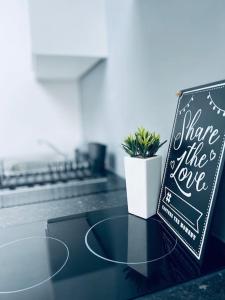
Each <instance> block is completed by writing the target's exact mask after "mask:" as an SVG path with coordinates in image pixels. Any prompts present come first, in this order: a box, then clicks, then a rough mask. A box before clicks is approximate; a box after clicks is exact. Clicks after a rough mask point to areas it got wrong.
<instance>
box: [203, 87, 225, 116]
mask: <svg viewBox="0 0 225 300" xmlns="http://www.w3.org/2000/svg"><path fill="white" fill-rule="evenodd" d="M207 99H209V100H210V101H209V105H210V106H211V107H212V109H213V110H215V111H216V112H217V115H219V114H221V115H223V117H225V110H224V109H222V108H220V107H219V106H218V105H216V103H215V102H214V101H213V99H212V97H211V94H210V92H209V94H208V96H207Z"/></svg>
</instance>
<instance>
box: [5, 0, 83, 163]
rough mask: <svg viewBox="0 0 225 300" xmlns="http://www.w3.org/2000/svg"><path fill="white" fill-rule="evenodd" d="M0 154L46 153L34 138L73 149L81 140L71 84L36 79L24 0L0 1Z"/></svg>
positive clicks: (78, 114)
mask: <svg viewBox="0 0 225 300" xmlns="http://www.w3.org/2000/svg"><path fill="white" fill-rule="evenodd" d="M0 20H1V26H0V145H1V146H0V157H6V156H7V157H10V156H21V155H22V156H24V155H26V154H30V155H32V154H38V153H45V152H48V151H49V150H48V149H47V147H45V146H40V145H38V143H37V139H39V138H43V139H48V140H49V141H51V142H53V143H55V145H57V146H58V147H59V148H60V149H62V150H64V151H67V152H69V151H72V150H73V149H74V147H75V146H76V145H77V144H79V143H80V142H81V126H80V125H81V123H80V106H79V94H78V88H77V85H76V84H75V82H73V81H71V82H70V81H65V82H37V81H36V80H35V78H34V74H33V72H32V65H31V49H30V44H31V43H30V33H29V22H28V5H27V1H26V0H19V1H18V0H7V1H3V0H0Z"/></svg>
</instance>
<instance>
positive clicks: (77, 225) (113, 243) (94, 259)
mask: <svg viewBox="0 0 225 300" xmlns="http://www.w3.org/2000/svg"><path fill="white" fill-rule="evenodd" d="M114 221H115V222H114ZM0 241H1V246H0V258H1V261H0V263H1V264H2V267H1V269H0V278H2V280H1V283H0V299H10V300H22V299H23V300H27V299H43V300H45V299H46V300H64V299H65V300H67V299H68V300H72V299H79V300H89V299H92V300H93V299H94V300H95V299H97V300H101V299H107V300H111V299H113V300H114V299H118V300H122V299H134V298H137V297H139V296H142V295H145V294H149V293H150V294H151V295H149V296H148V297H158V298H152V299H167V298H165V297H166V296H165V295H168V291H166V290H165V289H167V288H169V287H174V286H178V288H176V290H179V284H182V283H184V282H187V281H190V280H193V279H195V278H199V277H201V276H205V275H207V274H209V273H211V272H215V271H218V272H219V271H220V270H222V269H223V268H224V267H225V257H224V254H225V251H224V246H223V245H222V244H220V243H219V242H218V241H216V240H213V241H211V246H214V247H208V254H207V257H206V259H205V261H204V263H203V265H202V266H201V267H199V266H198V264H197V263H196V262H195V261H194V260H192V258H191V257H190V256H189V255H188V254H187V253H186V252H185V251H184V250H183V248H182V246H181V245H179V244H177V242H176V240H175V239H174V237H173V236H171V234H170V233H169V232H168V231H167V229H166V228H165V227H163V226H162V225H161V223H159V220H158V219H157V217H154V218H151V219H150V220H148V221H145V220H143V219H140V218H137V217H135V216H132V215H129V216H128V215H127V208H126V207H121V208H113V209H107V210H101V211H95V212H89V213H84V214H80V215H74V216H70V217H63V218H57V219H52V220H49V221H48V223H47V225H46V224H39V223H37V224H29V225H23V226H22V227H20V226H18V227H17V228H16V227H12V228H7V230H5V231H4V232H2V233H1V234H0ZM90 250H92V251H90ZM96 254H97V255H96ZM160 257H161V259H160ZM218 274H219V273H218ZM203 288H204V286H203ZM164 290H165V291H164ZM200 291H201V292H203V291H202V290H200ZM165 293H166V294H165ZM174 294H176V292H174ZM163 295H164V296H163ZM178 295H179V293H178V294H177V296H178ZM196 295H197V294H196ZM160 297H161V298H160ZM145 299H151V298H145ZM171 299H182V298H171ZM187 299H189V298H187ZM190 299H191V298H190ZM193 299H194V298H193ZM195 299H198V298H195Z"/></svg>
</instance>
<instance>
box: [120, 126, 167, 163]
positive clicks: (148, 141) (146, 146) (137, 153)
mask: <svg viewBox="0 0 225 300" xmlns="http://www.w3.org/2000/svg"><path fill="white" fill-rule="evenodd" d="M166 142H167V141H164V142H163V143H160V135H159V134H156V133H155V132H153V133H151V132H150V131H148V130H146V129H145V128H143V127H140V128H138V130H137V131H136V132H135V133H134V134H130V135H128V136H127V137H126V138H125V140H124V142H123V144H122V147H123V149H124V150H125V152H126V153H127V154H129V155H130V156H131V157H141V158H147V157H152V156H154V155H155V154H156V152H157V151H158V150H159V148H160V147H161V146H162V145H164V144H165V143H166Z"/></svg>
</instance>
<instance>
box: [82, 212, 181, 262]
mask: <svg viewBox="0 0 225 300" xmlns="http://www.w3.org/2000/svg"><path fill="white" fill-rule="evenodd" d="M128 216H129V215H120V216H115V217H110V218H106V219H103V220H101V221H99V222H97V223H95V224H94V225H93V226H91V227H90V228H89V229H88V231H87V232H86V234H85V245H86V247H87V248H88V250H89V251H90V252H91V253H92V254H94V255H95V256H97V257H99V258H101V259H103V260H106V261H109V262H112V263H117V264H122V265H141V264H146V263H151V262H155V261H158V260H160V259H163V258H165V257H166V256H168V255H170V254H171V253H172V252H173V250H174V249H175V248H176V246H177V238H174V237H173V236H172V235H171V234H170V232H169V231H168V230H167V229H166V228H165V226H164V225H163V223H162V222H160V221H159V220H157V219H154V218H151V220H154V221H156V222H158V223H160V225H161V226H162V227H163V228H164V229H165V231H166V232H167V233H168V235H169V236H170V237H171V238H172V239H173V240H174V241H175V243H174V246H173V247H172V248H171V249H170V251H168V252H167V253H165V254H164V255H162V256H160V257H157V258H154V259H151V260H146V261H140V262H132V261H131V262H125V261H119V260H114V259H110V258H106V257H104V256H101V255H100V254H98V253H96V252H95V251H94V250H93V249H92V248H91V246H90V245H89V243H88V240H87V239H88V235H89V233H90V232H91V230H92V229H93V228H94V227H95V226H97V225H99V224H101V223H103V222H106V221H108V220H113V219H119V218H124V217H128Z"/></svg>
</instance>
